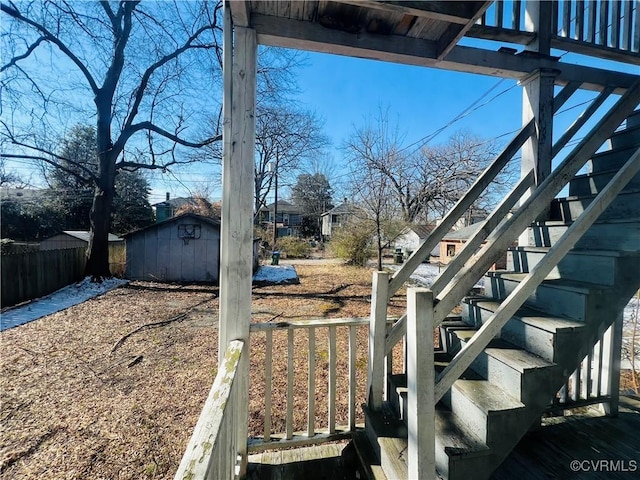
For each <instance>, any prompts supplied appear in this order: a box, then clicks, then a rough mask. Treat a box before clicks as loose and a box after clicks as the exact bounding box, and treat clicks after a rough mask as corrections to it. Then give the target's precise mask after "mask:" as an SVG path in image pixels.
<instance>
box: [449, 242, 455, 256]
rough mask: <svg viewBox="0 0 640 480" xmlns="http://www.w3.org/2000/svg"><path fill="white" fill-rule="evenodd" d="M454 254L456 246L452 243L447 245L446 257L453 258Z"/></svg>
mask: <svg viewBox="0 0 640 480" xmlns="http://www.w3.org/2000/svg"><path fill="white" fill-rule="evenodd" d="M455 254H456V246H455V245H454V244H452V243H447V257H453V256H455Z"/></svg>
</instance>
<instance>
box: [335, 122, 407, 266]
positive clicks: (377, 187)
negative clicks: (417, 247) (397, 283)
mask: <svg viewBox="0 0 640 480" xmlns="http://www.w3.org/2000/svg"><path fill="white" fill-rule="evenodd" d="M399 145H400V141H399V134H398V131H397V129H389V123H388V121H387V120H386V113H384V114H381V115H380V116H379V117H378V121H377V122H376V124H375V126H371V125H367V126H366V127H364V128H362V129H356V131H355V132H354V133H353V134H352V135H351V137H349V139H348V140H347V141H346V143H345V145H344V152H345V156H346V158H347V160H348V161H349V166H350V176H351V197H352V200H353V201H354V203H355V204H356V205H357V206H358V209H357V210H355V209H354V213H355V212H359V213H360V215H356V216H357V217H359V218H358V220H359V221H360V222H361V223H368V224H369V225H370V227H369V228H370V231H371V234H372V236H373V237H374V238H375V243H376V245H375V246H376V251H377V257H378V270H382V251H383V249H384V248H386V247H387V245H388V243H389V242H390V241H391V240H392V239H393V238H394V237H395V236H396V235H397V234H398V233H399V229H401V227H400V224H403V223H404V222H402V221H398V220H399V219H400V218H399V217H400V210H399V209H398V203H397V201H396V200H397V192H398V191H399V190H398V188H399V186H398V185H397V182H395V180H396V179H397V177H396V176H395V175H394V174H393V171H394V169H397V168H400V167H401V166H402V158H401V157H400V155H399V153H398V151H399ZM396 230H397V231H396Z"/></svg>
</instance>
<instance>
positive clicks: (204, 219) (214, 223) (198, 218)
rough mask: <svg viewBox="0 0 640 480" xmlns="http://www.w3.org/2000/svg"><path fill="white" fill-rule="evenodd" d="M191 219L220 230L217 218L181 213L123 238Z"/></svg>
mask: <svg viewBox="0 0 640 480" xmlns="http://www.w3.org/2000/svg"><path fill="white" fill-rule="evenodd" d="M188 219H191V220H192V221H196V222H202V223H206V224H208V225H211V226H212V227H214V228H220V220H219V219H217V218H212V217H203V216H202V215H198V214H197V213H191V212H188V213H183V214H182V215H177V216H175V217H171V218H167V219H166V220H163V221H161V222H157V223H152V224H151V225H148V226H146V227H143V228H140V229H138V230H135V231H133V232H129V233H127V234H126V235H125V236H124V238H129V237H131V236H133V235H137V234H138V233H141V232H144V231H146V230H150V229H152V228H157V227H159V226H161V225H166V224H168V223H178V222H184V221H185V220H188Z"/></svg>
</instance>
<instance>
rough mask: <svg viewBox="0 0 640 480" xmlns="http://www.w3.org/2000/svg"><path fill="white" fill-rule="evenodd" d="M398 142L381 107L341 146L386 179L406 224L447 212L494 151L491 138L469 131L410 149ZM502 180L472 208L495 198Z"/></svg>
mask: <svg viewBox="0 0 640 480" xmlns="http://www.w3.org/2000/svg"><path fill="white" fill-rule="evenodd" d="M402 140H403V135H402V134H401V133H400V132H399V130H398V127H397V126H393V125H391V123H390V122H389V118H388V112H387V111H383V110H380V111H379V113H378V116H377V117H376V118H375V119H374V120H373V121H369V122H368V124H366V125H365V126H364V127H362V128H357V129H356V130H355V132H354V134H353V135H352V136H351V137H350V138H349V140H348V141H347V143H346V145H345V147H346V150H347V152H348V155H349V156H350V157H352V158H358V159H359V161H360V163H361V164H362V165H361V169H362V170H363V171H364V170H366V169H369V170H374V171H376V172H378V173H379V174H380V175H382V176H383V177H385V179H386V182H385V185H386V188H388V189H389V195H390V196H391V197H393V199H394V202H395V204H396V207H397V209H398V210H399V215H400V216H401V218H402V220H403V221H405V222H415V221H417V220H418V219H419V218H421V217H423V218H425V220H426V219H427V217H428V216H429V215H430V214H431V215H433V214H434V213H435V214H436V216H439V215H440V214H441V212H442V211H445V212H446V211H447V210H448V209H449V208H450V207H451V206H452V205H453V204H454V203H455V202H456V201H457V200H458V199H459V198H460V197H461V196H462V195H463V194H464V193H465V192H466V191H467V190H468V188H469V186H470V185H471V184H472V183H473V182H474V181H475V179H476V178H477V177H478V176H479V175H480V173H481V172H482V171H483V170H484V169H485V168H486V167H487V165H488V164H489V162H490V161H491V160H492V159H493V158H494V156H495V150H496V149H495V145H494V143H493V142H491V141H486V140H483V139H480V138H478V137H476V136H474V135H472V134H470V133H468V132H457V133H454V134H453V135H452V136H451V138H450V139H449V141H448V142H447V143H446V144H443V145H436V146H430V145H426V146H423V147H421V148H419V149H417V150H414V151H411V150H410V149H409V148H407V147H402ZM505 181H506V178H505V177H504V176H502V177H500V178H499V180H498V181H497V183H496V186H495V188H492V189H488V193H487V194H486V195H485V196H484V197H482V199H481V200H480V201H478V202H476V206H475V208H476V209H483V207H487V206H488V205H489V204H490V203H491V202H492V201H494V202H495V200H496V199H497V198H498V192H497V190H496V188H498V187H499V186H500V185H502V184H503V183H505Z"/></svg>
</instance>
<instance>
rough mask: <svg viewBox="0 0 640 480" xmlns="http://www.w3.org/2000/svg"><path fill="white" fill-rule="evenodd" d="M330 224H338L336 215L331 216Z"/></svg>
mask: <svg viewBox="0 0 640 480" xmlns="http://www.w3.org/2000/svg"><path fill="white" fill-rule="evenodd" d="M331 223H338V215H331Z"/></svg>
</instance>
